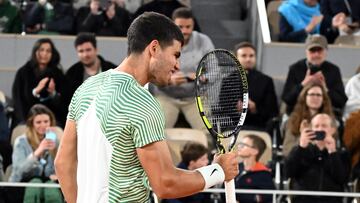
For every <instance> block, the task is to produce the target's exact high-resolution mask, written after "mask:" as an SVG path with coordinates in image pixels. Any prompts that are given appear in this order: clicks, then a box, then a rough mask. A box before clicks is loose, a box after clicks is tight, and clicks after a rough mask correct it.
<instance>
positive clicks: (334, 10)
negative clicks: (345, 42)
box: [320, 0, 360, 43]
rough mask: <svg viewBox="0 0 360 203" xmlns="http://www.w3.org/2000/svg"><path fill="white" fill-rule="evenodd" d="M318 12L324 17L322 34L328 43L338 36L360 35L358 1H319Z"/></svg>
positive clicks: (359, 2) (359, 5)
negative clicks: (323, 33)
mask: <svg viewBox="0 0 360 203" xmlns="http://www.w3.org/2000/svg"><path fill="white" fill-rule="evenodd" d="M320 10H321V13H322V14H323V15H324V24H325V26H324V27H326V28H327V30H324V32H327V33H330V35H329V34H325V35H326V36H327V38H328V41H329V42H330V43H332V42H334V40H335V39H336V37H337V36H338V35H339V32H340V34H341V35H347V34H360V31H359V23H360V1H358V0H320Z"/></svg>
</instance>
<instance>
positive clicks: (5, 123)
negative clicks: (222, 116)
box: [0, 102, 10, 141]
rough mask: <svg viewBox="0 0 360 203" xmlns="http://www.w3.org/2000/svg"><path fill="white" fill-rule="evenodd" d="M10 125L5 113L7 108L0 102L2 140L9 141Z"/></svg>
mask: <svg viewBox="0 0 360 203" xmlns="http://www.w3.org/2000/svg"><path fill="white" fill-rule="evenodd" d="M9 135H10V131H9V126H8V121H7V118H6V115H5V109H4V106H3V104H2V103H1V102H0V140H2V141H9V140H10V139H9Z"/></svg>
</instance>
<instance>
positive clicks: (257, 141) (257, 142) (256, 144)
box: [244, 134, 266, 161]
mask: <svg viewBox="0 0 360 203" xmlns="http://www.w3.org/2000/svg"><path fill="white" fill-rule="evenodd" d="M245 137H247V138H249V139H251V140H252V142H253V144H252V147H253V148H255V149H257V150H258V151H259V153H258V154H257V155H256V161H259V159H260V158H261V156H262V155H263V153H264V151H265V149H266V143H265V142H264V140H263V139H262V138H260V137H259V136H256V135H253V134H249V135H245V136H244V138H245Z"/></svg>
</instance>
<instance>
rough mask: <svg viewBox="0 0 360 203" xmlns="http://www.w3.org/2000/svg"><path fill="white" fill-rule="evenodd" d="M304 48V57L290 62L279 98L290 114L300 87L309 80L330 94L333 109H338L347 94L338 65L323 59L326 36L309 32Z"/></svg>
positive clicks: (340, 107)
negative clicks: (292, 62)
mask: <svg viewBox="0 0 360 203" xmlns="http://www.w3.org/2000/svg"><path fill="white" fill-rule="evenodd" d="M305 48H306V50H305V53H306V58H305V59H301V60H299V61H297V62H295V63H294V64H292V65H290V68H289V72H288V75H287V79H286V82H285V85H284V90H283V93H282V100H283V101H284V102H285V103H286V107H287V109H286V113H287V114H288V115H290V113H291V112H292V111H293V108H294V105H295V104H296V100H297V98H298V96H299V94H300V92H301V90H302V89H303V88H304V86H306V85H308V84H310V83H317V84H320V85H322V86H323V87H324V88H325V90H326V91H327V92H328V94H329V97H330V100H331V103H332V106H333V108H334V109H335V110H336V111H337V112H341V110H342V109H343V108H344V106H345V103H346V100H347V97H346V94H345V90H344V84H343V81H342V77H341V72H340V69H339V67H338V66H337V65H335V64H333V63H331V62H329V61H327V60H326V57H327V51H328V43H327V40H326V38H325V37H324V36H322V35H309V37H308V38H307V39H306V42H305ZM339 117H341V116H340V115H339Z"/></svg>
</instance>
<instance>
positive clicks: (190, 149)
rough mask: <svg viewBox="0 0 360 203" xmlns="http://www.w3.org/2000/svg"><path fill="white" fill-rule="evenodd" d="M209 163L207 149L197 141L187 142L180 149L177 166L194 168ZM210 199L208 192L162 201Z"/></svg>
mask: <svg viewBox="0 0 360 203" xmlns="http://www.w3.org/2000/svg"><path fill="white" fill-rule="evenodd" d="M208 164H209V159H208V149H207V148H206V147H205V146H204V145H202V144H199V143H196V142H188V143H187V144H186V145H185V146H184V148H183V149H182V151H181V162H180V163H179V164H178V166H177V167H178V168H181V169H186V170H195V169H198V168H200V167H203V166H207V165H208ZM209 201H210V195H209V193H198V194H194V195H191V196H188V197H183V198H179V199H167V200H163V201H162V202H163V203H206V202H209Z"/></svg>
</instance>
